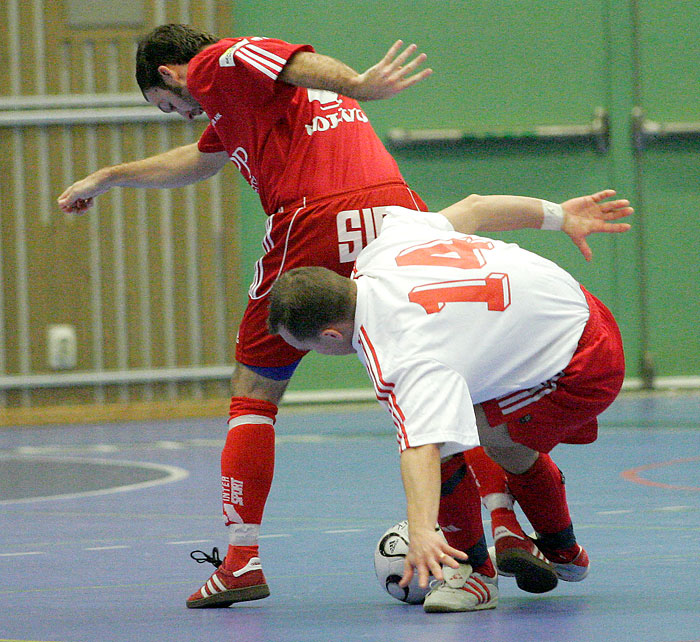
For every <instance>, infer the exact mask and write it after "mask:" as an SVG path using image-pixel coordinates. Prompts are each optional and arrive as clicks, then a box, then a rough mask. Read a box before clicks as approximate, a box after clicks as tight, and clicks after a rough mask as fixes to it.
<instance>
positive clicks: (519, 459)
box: [484, 444, 539, 475]
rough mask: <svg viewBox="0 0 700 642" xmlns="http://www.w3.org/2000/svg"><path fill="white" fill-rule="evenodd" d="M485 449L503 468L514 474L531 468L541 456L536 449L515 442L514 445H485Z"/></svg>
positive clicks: (520, 473) (519, 473)
mask: <svg viewBox="0 0 700 642" xmlns="http://www.w3.org/2000/svg"><path fill="white" fill-rule="evenodd" d="M484 451H485V452H486V454H487V455H488V456H489V457H491V459H493V460H494V461H495V462H496V463H497V464H498V465H499V466H501V468H503V469H505V470H507V471H508V472H509V473H513V474H514V475H522V474H523V473H525V472H527V471H528V470H530V468H532V466H533V464H534V463H535V462H536V461H537V457H538V456H539V453H538V452H537V451H536V450H532V449H531V448H528V447H527V446H522V445H520V444H514V446H513V447H501V446H487V445H484Z"/></svg>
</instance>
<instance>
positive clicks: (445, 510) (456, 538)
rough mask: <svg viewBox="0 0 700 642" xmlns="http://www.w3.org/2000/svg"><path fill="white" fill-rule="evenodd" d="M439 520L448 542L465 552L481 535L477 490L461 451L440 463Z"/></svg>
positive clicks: (482, 534)
mask: <svg viewBox="0 0 700 642" xmlns="http://www.w3.org/2000/svg"><path fill="white" fill-rule="evenodd" d="M438 523H439V524H440V527H441V528H442V530H443V533H444V535H445V538H446V539H447V541H448V543H449V544H450V546H454V547H455V548H458V549H459V550H461V551H465V552H466V551H467V549H470V548H472V547H473V546H475V545H476V544H477V543H478V542H479V540H481V539H482V538H483V537H484V528H483V525H482V522H481V502H480V499H479V491H478V490H477V488H476V482H475V481H474V477H473V475H472V473H471V471H470V470H469V467H468V466H467V465H466V462H465V461H464V457H462V456H461V455H455V456H454V457H452V458H451V459H448V460H447V461H446V462H444V463H443V464H442V491H441V497H440V512H439V515H438Z"/></svg>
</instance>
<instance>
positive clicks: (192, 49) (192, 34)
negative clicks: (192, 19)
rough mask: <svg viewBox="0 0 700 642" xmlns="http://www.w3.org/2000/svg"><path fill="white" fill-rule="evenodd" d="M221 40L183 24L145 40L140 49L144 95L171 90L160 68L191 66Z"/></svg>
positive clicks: (138, 65) (140, 81)
mask: <svg viewBox="0 0 700 642" xmlns="http://www.w3.org/2000/svg"><path fill="white" fill-rule="evenodd" d="M219 40H220V38H218V37H217V36H215V35H213V34H211V33H207V32H206V31H201V30H199V29H195V28H194V27H190V26H189V25H182V24H167V25H161V26H160V27H156V28H155V29H153V30H152V31H150V32H149V33H147V34H146V35H144V36H142V37H141V38H140V39H139V42H138V46H137V48H136V82H137V83H138V85H139V87H140V89H141V92H142V93H145V92H146V91H147V90H149V89H152V88H153V87H167V85H166V84H165V82H164V81H163V78H162V77H161V75H160V74H159V73H158V67H160V66H161V65H184V64H187V63H188V62H189V61H190V60H192V58H194V57H195V56H196V55H197V54H198V53H199V52H200V51H202V49H204V48H205V47H208V46H209V45H213V44H214V43H216V42H218V41H219Z"/></svg>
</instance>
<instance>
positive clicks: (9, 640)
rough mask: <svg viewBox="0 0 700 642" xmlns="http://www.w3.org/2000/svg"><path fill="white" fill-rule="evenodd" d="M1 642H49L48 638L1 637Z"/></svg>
mask: <svg viewBox="0 0 700 642" xmlns="http://www.w3.org/2000/svg"><path fill="white" fill-rule="evenodd" d="M0 642H48V641H47V640H15V639H12V640H11V639H9V638H0Z"/></svg>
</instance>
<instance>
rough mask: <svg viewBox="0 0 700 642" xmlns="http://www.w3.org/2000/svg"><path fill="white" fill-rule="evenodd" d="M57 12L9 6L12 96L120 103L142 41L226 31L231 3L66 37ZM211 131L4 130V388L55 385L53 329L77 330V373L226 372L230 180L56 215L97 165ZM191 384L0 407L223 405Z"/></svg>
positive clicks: (0, 262) (5, 48)
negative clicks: (40, 380)
mask: <svg viewBox="0 0 700 642" xmlns="http://www.w3.org/2000/svg"><path fill="white" fill-rule="evenodd" d="M65 4H66V3H64V2H63V1H62V0H31V1H30V0H3V2H2V5H1V8H0V30H2V33H3V34H5V35H6V37H4V38H2V39H0V64H2V66H3V69H6V70H7V73H9V78H8V82H5V83H3V84H2V85H0V98H2V99H3V100H5V101H8V100H10V99H11V98H13V97H19V96H49V95H63V94H95V93H97V94H100V93H109V94H117V93H127V94H133V93H134V92H137V91H138V88H137V87H136V84H135V81H134V63H133V58H134V50H135V40H136V38H137V37H138V35H140V34H141V33H143V32H145V31H147V30H149V29H151V28H152V27H153V26H155V25H157V24H160V23H163V22H188V23H191V24H195V25H197V26H200V27H202V28H204V29H207V30H210V31H212V32H217V31H218V30H221V31H222V33H225V32H226V31H227V29H226V26H227V25H229V24H230V15H229V12H230V3H229V2H227V1H226V2H225V1H222V0H198V1H197V2H194V1H192V2H189V1H186V0H181V1H179V2H166V1H164V0H160V1H157V0H145V2H144V5H145V21H144V24H143V25H141V26H140V27H138V28H134V29H131V28H124V27H118V28H114V29H112V28H100V29H72V28H71V27H70V26H69V25H68V21H67V10H66V6H65ZM204 124H205V123H202V122H197V123H195V124H191V123H186V122H184V121H182V122H179V121H171V120H168V121H167V122H166V121H163V122H157V123H126V124H96V125H58V126H24V127H0V279H1V288H0V328H1V329H0V377H1V376H18V375H19V376H24V375H27V376H29V375H34V374H41V373H46V372H49V368H48V363H47V352H46V332H47V327H48V326H49V325H52V324H57V323H67V324H71V325H74V326H75V328H76V330H77V336H78V366H77V369H76V370H78V371H96V372H99V371H110V370H129V369H150V368H177V367H183V368H186V367H189V366H206V365H216V364H226V363H232V362H233V349H234V336H235V334H234V332H235V327H236V324H237V320H238V317H239V314H240V306H241V298H242V297H241V296H240V294H239V292H240V291H241V288H240V287H239V285H238V284H237V282H236V279H237V278H240V277H239V272H240V270H239V265H238V248H237V244H236V240H235V229H234V224H235V208H236V207H237V196H236V193H235V180H234V175H233V172H232V170H229V169H228V168H226V169H225V170H224V171H223V172H222V173H220V175H218V176H216V177H214V178H213V179H210V180H209V181H206V182H204V183H200V184H197V185H194V186H190V187H187V188H183V189H179V190H162V191H161V190H148V191H146V190H112V191H111V192H110V193H108V194H105V195H103V196H101V197H99V198H98V200H97V203H98V204H97V206H96V207H95V208H93V210H91V211H90V213H89V214H86V215H84V216H81V217H68V216H65V215H64V214H62V213H61V212H60V210H59V209H58V208H57V207H56V205H55V200H56V197H57V196H58V194H60V193H61V192H62V191H63V189H64V188H65V187H66V186H67V185H69V184H70V183H72V182H73V181H74V180H76V179H79V178H82V177H83V176H85V175H86V174H88V173H89V172H91V171H94V170H95V169H97V168H99V167H102V166H104V165H112V164H115V163H119V162H124V161H127V160H132V159H137V158H141V157H144V156H147V155H151V154H155V153H159V152H161V151H165V150H167V149H170V148H172V147H175V146H178V145H183V144H187V143H191V142H193V141H195V140H196V138H197V137H198V135H199V133H200V132H201V130H202V129H203V127H204ZM225 390H226V384H225V383H220V382H215V383H204V382H189V383H187V384H175V383H165V384H159V383H152V384H139V385H126V384H123V385H118V386H104V385H99V386H87V387H84V388H82V387H81V388H70V389H43V390H39V389H37V390H8V391H6V392H0V407H6V408H11V407H15V406H25V407H27V406H29V407H31V406H43V405H47V404H58V403H72V404H75V403H95V402H97V403H103V402H111V401H120V402H125V401H144V400H145V401H148V400H150V399H173V400H174V399H180V398H183V397H187V398H192V397H194V398H204V397H211V396H212V395H221V394H222V392H225Z"/></svg>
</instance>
